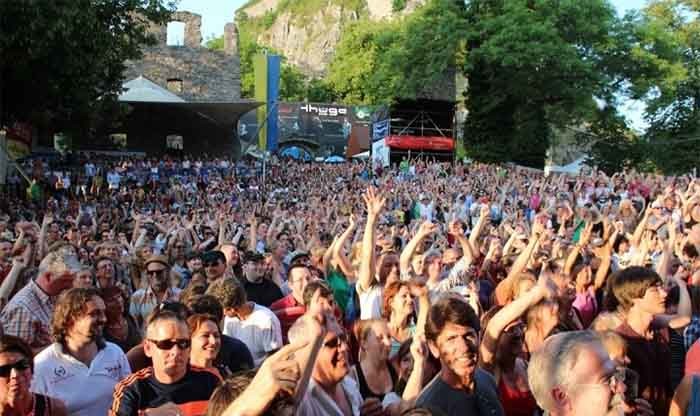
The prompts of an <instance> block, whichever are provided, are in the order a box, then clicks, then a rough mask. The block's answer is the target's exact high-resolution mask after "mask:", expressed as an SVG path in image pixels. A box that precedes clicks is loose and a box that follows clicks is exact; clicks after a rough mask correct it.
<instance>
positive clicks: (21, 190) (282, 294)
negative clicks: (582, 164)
mask: <svg viewBox="0 0 700 416" xmlns="http://www.w3.org/2000/svg"><path fill="white" fill-rule="evenodd" d="M24 170H25V171H26V172H27V176H28V179H29V180H30V181H31V182H30V183H29V184H25V183H22V180H21V179H20V177H19V176H17V175H11V177H10V180H9V184H8V185H7V186H6V187H5V189H4V191H3V192H4V193H3V197H2V200H1V201H0V308H1V313H0V416H6V415H13V416H15V415H17V416H28V415H32V416H44V415H58V416H61V415H86V416H93V415H94V416H102V415H112V416H137V415H155V416H158V415H181V416H195V415H331V416H333V415H338V416H341V415H342V416H350V415H355V416H357V415H363V416H390V415H391V416H394V415H446V416H453V415H484V416H485V415H514V416H520V415H522V416H530V415H541V414H545V413H546V414H550V415H555V416H556V415H583V414H586V415H587V416H598V415H612V414H615V415H622V414H635V415H636V414H639V415H667V414H669V415H700V402H698V398H700V376H697V375H696V374H698V373H700V344H699V343H698V341H697V340H698V338H700V255H699V254H698V253H699V252H700V181H698V180H696V179H695V178H693V177H691V176H677V177H668V176H661V175H652V174H641V173H637V172H634V171H623V172H618V173H616V174H614V175H612V176H608V175H606V174H605V173H603V172H599V171H596V170H589V171H586V172H585V173H582V174H579V175H575V176H570V175H559V174H554V175H549V176H546V177H545V176H544V175H543V174H542V172H539V171H536V170H531V169H525V168H519V167H514V166H495V165H484V164H477V163H472V164H460V163H457V164H446V163H436V162H435V161H428V160H419V159H413V160H408V159H406V160H404V161H402V162H401V164H400V165H399V166H397V167H393V168H386V169H378V170H375V171H372V170H371V169H370V168H369V167H368V165H367V164H365V163H363V162H358V163H347V164H339V165H326V164H311V163H300V162H295V161H290V160H275V161H274V162H273V163H272V164H271V165H270V166H268V167H266V172H265V176H264V177H263V176H262V175H261V169H260V165H259V162H257V161H242V162H232V161H229V160H225V159H213V158H210V159H194V158H180V159H173V158H169V157H163V158H160V159H154V158H137V157H119V158H117V157H113V158H109V157H97V156H95V155H93V156H91V157H88V158H85V159H79V160H72V161H55V160H54V161H46V160H41V159H40V158H36V159H33V160H29V161H27V162H25V164H24ZM25 185H26V186H25Z"/></svg>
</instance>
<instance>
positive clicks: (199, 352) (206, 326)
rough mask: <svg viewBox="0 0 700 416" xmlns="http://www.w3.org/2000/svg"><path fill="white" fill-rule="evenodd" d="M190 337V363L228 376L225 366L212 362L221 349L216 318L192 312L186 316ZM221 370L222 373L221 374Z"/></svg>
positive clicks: (219, 332)
mask: <svg viewBox="0 0 700 416" xmlns="http://www.w3.org/2000/svg"><path fill="white" fill-rule="evenodd" d="M187 325H188V326H189V327H190V334H191V339H192V350H191V352H190V365H191V366H193V367H198V368H207V369H210V370H211V371H212V372H216V373H219V376H220V377H221V378H222V379H223V375H226V376H228V375H229V374H228V369H227V368H226V367H223V366H222V367H221V368H217V367H216V366H215V364H214V362H215V360H216V358H217V357H218V355H219V352H220V351H221V331H220V330H219V324H218V322H217V321H216V318H215V317H213V316H211V315H203V314H194V315H192V316H190V317H189V318H187ZM222 371H223V374H222Z"/></svg>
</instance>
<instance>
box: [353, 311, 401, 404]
mask: <svg viewBox="0 0 700 416" xmlns="http://www.w3.org/2000/svg"><path fill="white" fill-rule="evenodd" d="M356 328H357V329H356V331H357V334H356V338H357V340H358V342H359V344H360V351H359V360H358V363H357V365H355V367H354V368H355V374H357V382H358V385H359V389H360V394H361V395H362V397H363V398H365V399H367V398H370V397H374V398H376V399H378V400H379V401H380V402H382V401H383V400H384V398H385V397H386V396H387V394H389V393H392V392H393V391H394V388H395V386H396V383H397V381H398V374H397V373H396V370H394V366H393V365H392V364H391V362H390V361H389V354H390V352H391V344H392V339H391V334H390V332H389V326H388V325H387V324H386V322H385V321H383V320H381V319H370V320H366V321H360V322H358V323H357V325H356Z"/></svg>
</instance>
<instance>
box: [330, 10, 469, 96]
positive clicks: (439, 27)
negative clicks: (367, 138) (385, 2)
mask: <svg viewBox="0 0 700 416" xmlns="http://www.w3.org/2000/svg"><path fill="white" fill-rule="evenodd" d="M460 14H461V9H460V7H459V6H458V5H457V3H456V2H454V1H450V0H431V1H429V2H428V3H427V4H426V5H425V6H423V7H422V8H421V9H419V10H418V11H417V12H416V13H413V14H411V15H409V16H407V17H405V18H403V19H401V20H396V21H390V22H387V21H381V22H372V21H368V20H360V21H358V22H357V23H355V24H353V25H350V26H349V27H347V28H346V29H345V31H344V33H343V36H342V38H341V40H340V43H339V44H338V45H337V47H336V51H335V55H334V57H333V60H332V61H331V64H330V66H329V70H328V76H327V79H328V83H329V84H330V86H331V87H332V88H333V89H334V90H335V92H336V94H337V95H338V97H339V98H340V99H341V100H342V101H343V102H347V103H353V104H381V103H388V102H391V101H393V100H395V99H398V98H409V99H410V98H415V97H416V96H418V95H419V94H420V93H421V92H424V90H425V89H426V88H430V87H431V86H435V85H436V84H437V83H438V82H440V81H442V80H443V79H444V77H445V75H446V74H447V73H449V69H450V68H453V67H454V65H455V59H456V56H457V54H458V52H459V51H460V50H461V45H462V41H461V37H462V34H463V33H464V30H465V27H464V20H463V19H462V17H461V15H460Z"/></svg>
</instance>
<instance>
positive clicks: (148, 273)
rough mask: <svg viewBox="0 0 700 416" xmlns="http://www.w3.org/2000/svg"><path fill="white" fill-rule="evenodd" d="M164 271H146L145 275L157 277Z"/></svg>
mask: <svg viewBox="0 0 700 416" xmlns="http://www.w3.org/2000/svg"><path fill="white" fill-rule="evenodd" d="M165 270H166V269H159V270H146V274H147V275H149V276H159V275H162V274H163V272H165Z"/></svg>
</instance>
